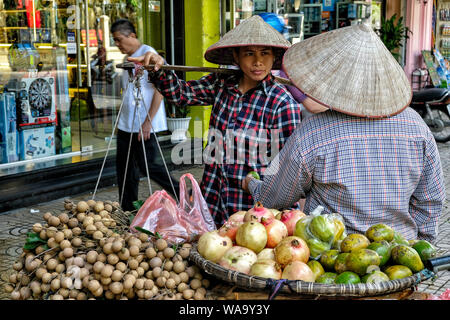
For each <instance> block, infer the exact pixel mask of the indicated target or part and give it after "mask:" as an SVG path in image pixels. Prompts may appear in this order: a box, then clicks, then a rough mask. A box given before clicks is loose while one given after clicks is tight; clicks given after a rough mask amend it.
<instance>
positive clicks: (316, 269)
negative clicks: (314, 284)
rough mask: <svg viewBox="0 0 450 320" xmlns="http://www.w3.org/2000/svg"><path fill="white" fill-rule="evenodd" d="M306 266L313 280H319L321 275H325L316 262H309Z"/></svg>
mask: <svg viewBox="0 0 450 320" xmlns="http://www.w3.org/2000/svg"><path fill="white" fill-rule="evenodd" d="M307 265H308V267H309V268H310V269H311V271H312V272H313V273H314V279H317V278H319V277H320V276H321V275H323V274H324V273H325V270H324V269H323V267H322V265H321V264H320V262H319V261H317V260H309V261H308V263H307Z"/></svg>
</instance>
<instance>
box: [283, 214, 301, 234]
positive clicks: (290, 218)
mask: <svg viewBox="0 0 450 320" xmlns="http://www.w3.org/2000/svg"><path fill="white" fill-rule="evenodd" d="M302 217H306V214H305V213H304V212H303V211H300V210H295V209H293V210H284V211H283V212H282V213H281V217H280V221H281V222H283V223H284V224H285V225H286V227H287V230H288V235H289V236H292V235H293V234H294V231H295V224H296V223H297V221H298V220H299V219H300V218H302Z"/></svg>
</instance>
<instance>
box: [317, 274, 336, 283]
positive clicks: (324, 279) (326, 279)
mask: <svg viewBox="0 0 450 320" xmlns="http://www.w3.org/2000/svg"><path fill="white" fill-rule="evenodd" d="M336 277H337V274H336V273H334V272H325V273H324V274H322V275H321V276H320V277H318V278H317V279H316V283H324V284H333V283H334V281H335V280H336Z"/></svg>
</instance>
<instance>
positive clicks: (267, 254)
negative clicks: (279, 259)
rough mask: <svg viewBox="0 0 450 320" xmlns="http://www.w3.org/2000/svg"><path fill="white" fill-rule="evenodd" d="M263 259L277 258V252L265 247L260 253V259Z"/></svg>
mask: <svg viewBox="0 0 450 320" xmlns="http://www.w3.org/2000/svg"><path fill="white" fill-rule="evenodd" d="M263 259H269V260H275V253H274V252H273V249H272V248H264V249H262V251H261V252H260V253H258V260H263Z"/></svg>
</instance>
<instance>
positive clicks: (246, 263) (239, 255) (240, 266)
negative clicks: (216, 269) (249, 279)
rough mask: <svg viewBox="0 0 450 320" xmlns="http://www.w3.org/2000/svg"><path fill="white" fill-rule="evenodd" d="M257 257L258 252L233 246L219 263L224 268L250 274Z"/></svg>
mask: <svg viewBox="0 0 450 320" xmlns="http://www.w3.org/2000/svg"><path fill="white" fill-rule="evenodd" d="M256 259H257V257H256V253H254V252H253V251H252V250H250V249H248V248H245V247H240V246H233V247H231V248H230V249H228V250H227V252H225V254H224V255H223V256H222V258H220V260H219V262H218V264H219V265H221V266H222V267H224V268H227V269H230V270H234V271H239V272H242V273H245V274H248V273H249V272H250V268H251V266H252V265H253V264H254V263H255V262H256Z"/></svg>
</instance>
